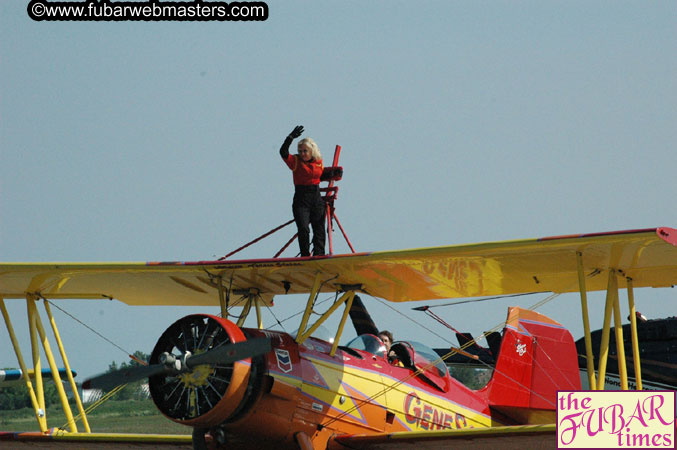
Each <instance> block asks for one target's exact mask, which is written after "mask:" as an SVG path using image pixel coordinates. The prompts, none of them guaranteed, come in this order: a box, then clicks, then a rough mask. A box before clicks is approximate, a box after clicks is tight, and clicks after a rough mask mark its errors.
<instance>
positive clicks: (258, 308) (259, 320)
mask: <svg viewBox="0 0 677 450" xmlns="http://www.w3.org/2000/svg"><path fill="white" fill-rule="evenodd" d="M253 301H254V305H255V306H256V324H257V325H258V328H259V330H263V317H262V316H261V302H260V301H259V298H258V296H257V297H254V298H253Z"/></svg>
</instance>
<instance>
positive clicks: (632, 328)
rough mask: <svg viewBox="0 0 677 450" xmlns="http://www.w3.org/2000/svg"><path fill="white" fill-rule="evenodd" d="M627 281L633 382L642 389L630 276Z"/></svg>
mask: <svg viewBox="0 0 677 450" xmlns="http://www.w3.org/2000/svg"><path fill="white" fill-rule="evenodd" d="M627 282H628V306H629V307H630V335H631V337H632V362H633V363H634V367H635V380H636V381H635V382H636V384H637V390H638V391H641V390H642V365H641V364H640V360H639V339H638V338H637V317H635V294H634V292H633V285H632V278H628V279H627Z"/></svg>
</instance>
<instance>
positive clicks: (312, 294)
mask: <svg viewBox="0 0 677 450" xmlns="http://www.w3.org/2000/svg"><path fill="white" fill-rule="evenodd" d="M321 280H322V278H321V273H319V272H318V273H317V275H315V281H314V282H313V288H312V289H311V291H310V295H309V296H308V302H307V303H306V310H305V311H304V312H303V318H302V319H301V325H300V326H299V331H298V332H297V335H296V343H297V344H300V343H301V342H302V341H301V335H302V334H303V332H304V331H305V329H306V326H307V325H308V319H310V313H311V312H313V304H314V303H315V297H316V296H317V292H318V291H319V290H320V281H321ZM304 340H305V339H304Z"/></svg>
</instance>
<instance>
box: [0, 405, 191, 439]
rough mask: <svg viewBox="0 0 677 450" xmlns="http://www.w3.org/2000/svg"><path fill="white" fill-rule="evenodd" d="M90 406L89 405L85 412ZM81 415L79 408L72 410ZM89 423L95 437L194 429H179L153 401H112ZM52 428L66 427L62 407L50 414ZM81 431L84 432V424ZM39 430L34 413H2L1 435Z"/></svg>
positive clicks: (166, 432)
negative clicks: (101, 434)
mask: <svg viewBox="0 0 677 450" xmlns="http://www.w3.org/2000/svg"><path fill="white" fill-rule="evenodd" d="M87 406H88V405H85V409H86V408H87ZM71 408H72V411H73V414H74V415H77V407H75V406H71ZM87 420H88V421H89V426H90V428H91V431H92V432H94V433H148V434H155V433H157V434H190V433H191V432H192V430H191V428H189V427H186V426H183V425H179V424H177V423H174V422H172V421H171V420H169V419H167V418H165V417H164V416H163V415H162V414H160V413H159V412H158V410H157V408H156V407H155V405H154V404H153V402H152V401H151V400H125V401H114V400H110V401H108V402H106V403H104V404H103V405H101V406H99V407H98V408H97V409H95V410H94V411H92V412H90V413H87ZM47 426H48V427H49V428H55V427H56V428H59V427H62V426H63V427H64V428H65V429H66V430H68V427H67V426H66V416H65V415H64V413H63V409H62V408H61V407H58V408H57V407H54V408H51V409H48V410H47ZM77 427H78V431H80V432H84V431H85V429H84V426H83V425H82V422H81V421H78V422H77ZM38 430H39V426H38V422H37V419H36V418H35V413H34V412H33V409H30V408H24V409H20V410H14V411H0V431H38Z"/></svg>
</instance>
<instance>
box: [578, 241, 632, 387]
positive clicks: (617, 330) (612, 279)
mask: <svg viewBox="0 0 677 450" xmlns="http://www.w3.org/2000/svg"><path fill="white" fill-rule="evenodd" d="M576 258H577V267H578V283H579V290H580V295H581V314H582V317H583V328H584V333H585V353H586V371H587V375H588V383H589V386H590V389H593V390H604V388H605V384H606V371H607V370H606V369H607V360H608V356H609V340H610V339H609V338H610V334H611V317H612V315H613V319H614V334H615V336H614V337H615V340H616V358H617V365H618V376H619V378H620V384H621V390H628V388H629V383H628V369H627V363H626V358H625V345H624V341H623V324H622V321H621V308H620V302H619V297H618V276H619V275H621V276H622V275H624V274H623V273H622V271H617V270H616V269H611V268H610V269H609V276H608V282H607V293H606V301H605V305H604V323H603V325H602V336H601V342H600V348H599V353H598V356H599V358H598V362H597V377H595V360H594V358H595V357H594V354H593V351H592V338H591V333H590V321H589V318H588V299H587V290H586V284H585V276H584V275H583V270H584V269H583V255H582V254H581V253H580V252H577V253H576ZM625 281H626V286H627V291H628V306H629V309H630V332H631V341H632V358H633V364H634V371H635V380H636V389H638V390H642V372H641V364H640V355H639V342H638V337H637V320H636V315H635V296H634V291H633V282H632V278H630V277H627V276H626V277H625ZM595 378H596V379H595Z"/></svg>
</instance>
